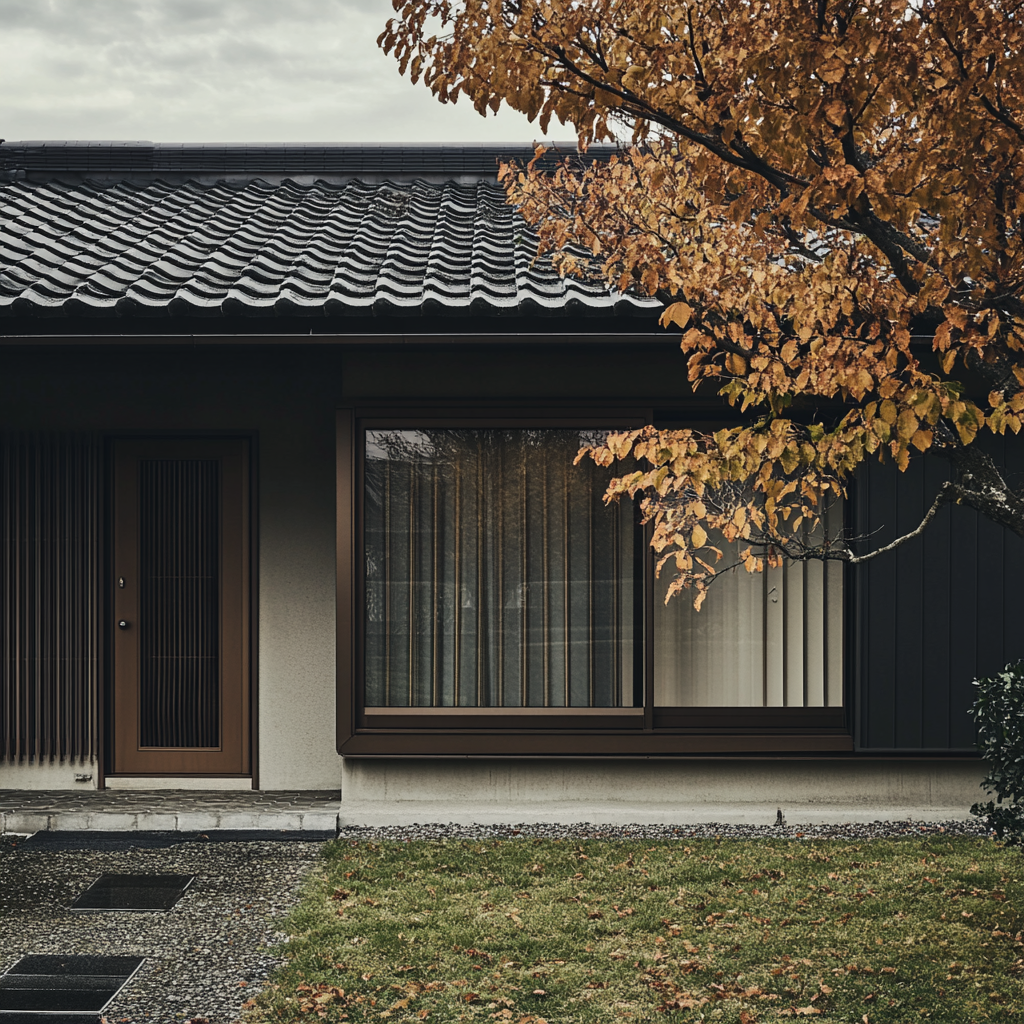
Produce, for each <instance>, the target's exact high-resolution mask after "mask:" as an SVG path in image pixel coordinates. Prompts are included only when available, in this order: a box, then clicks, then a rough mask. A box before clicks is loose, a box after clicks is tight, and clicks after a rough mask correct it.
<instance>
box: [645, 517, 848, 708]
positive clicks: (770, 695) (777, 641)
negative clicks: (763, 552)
mask: <svg viewBox="0 0 1024 1024" xmlns="http://www.w3.org/2000/svg"><path fill="white" fill-rule="evenodd" d="M841 522H842V508H841V507H839V506H834V507H833V508H832V509H830V510H829V512H828V515H827V524H826V528H828V529H830V530H834V529H835V527H836V525H837V524H839V523H841ZM745 546H746V545H744V544H733V545H729V546H726V547H725V548H724V549H723V550H724V551H725V557H724V558H723V559H722V564H723V565H727V564H729V562H730V561H735V556H736V553H737V552H738V551H739V550H740V549H741V548H742V547H745ZM671 571H672V570H671V567H670V566H666V567H665V569H664V571H663V574H662V578H661V579H659V580H658V581H657V583H656V587H655V611H654V699H655V704H656V705H657V706H659V707H797V708H799V707H808V708H810V707H817V708H820V707H839V706H841V705H842V703H843V569H842V565H841V563H839V562H827V563H822V562H820V561H811V562H787V563H786V564H785V565H784V566H783V567H782V568H779V569H769V570H767V571H765V572H763V573H748V572H746V571H745V570H744V569H742V568H739V569H733V570H730V571H729V572H726V573H724V574H722V575H721V576H720V577H719V578H718V579H716V580H715V582H714V583H713V584H712V586H711V589H710V591H709V593H708V596H707V599H706V600H705V602H704V606H703V608H702V609H701V611H699V612H697V611H694V609H693V601H692V591H685V590H684V591H683V592H682V593H680V594H678V595H677V596H675V597H673V598H672V600H671V601H670V602H669V603H668V605H667V606H666V604H665V601H664V598H665V593H666V589H667V587H668V582H669V579H670V573H671Z"/></svg>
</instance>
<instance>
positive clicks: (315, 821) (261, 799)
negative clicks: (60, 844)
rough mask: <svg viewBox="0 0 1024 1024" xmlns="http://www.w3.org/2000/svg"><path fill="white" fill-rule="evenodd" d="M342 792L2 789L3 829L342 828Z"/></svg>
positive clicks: (0, 819) (25, 831)
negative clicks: (34, 790) (39, 790)
mask: <svg viewBox="0 0 1024 1024" xmlns="http://www.w3.org/2000/svg"><path fill="white" fill-rule="evenodd" d="M340 801H341V794H340V793H320V792H317V793H312V792H288V793H270V792H253V791H249V792H191V791H187V790H159V791H152V792H145V791H95V790H94V791H90V792H85V793H76V792H74V791H70V792H63V791H61V792H54V791H50V792H38V791H37V792H32V791H15V790H4V791H0V832H11V833H17V834H21V835H25V834H28V833H33V832H40V831H44V830H49V831H74V832H81V831H97V832H131V831H136V830H140V831H141V830H146V831H161V832H207V831H211V830H217V829H231V830H233V831H252V830H257V831H274V832H277V831H282V830H287V831H308V832H330V831H336V830H337V827H338V812H339V807H340Z"/></svg>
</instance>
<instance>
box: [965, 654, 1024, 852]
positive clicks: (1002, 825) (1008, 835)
mask: <svg viewBox="0 0 1024 1024" xmlns="http://www.w3.org/2000/svg"><path fill="white" fill-rule="evenodd" d="M974 685H975V686H976V687H977V688H978V697H977V700H975V702H974V707H973V708H971V714H972V715H973V717H974V721H975V723H976V724H977V726H978V746H979V748H980V749H981V753H982V756H983V757H984V758H985V760H986V761H987V762H988V769H989V771H988V775H987V776H986V777H985V779H984V781H983V782H982V786H984V787H985V789H986V790H988V791H989V792H990V793H994V794H995V800H989V801H988V802H987V803H976V804H975V805H974V806H973V807H972V808H971V813H972V814H975V815H977V816H978V817H979V818H984V819H985V820H986V822H987V823H988V825H989V827H990V828H991V829H993V830H994V831H995V833H996V836H997V837H998V838H999V839H1002V840H1003V841H1004V842H1006V843H1009V844H1010V845H1012V846H1024V662H1020V661H1018V662H1016V663H1013V664H1010V665H1007V666H1006V668H1005V669H1003V671H1002V672H997V673H996V674H995V675H994V676H991V677H990V678H988V679H976V680H975V681H974Z"/></svg>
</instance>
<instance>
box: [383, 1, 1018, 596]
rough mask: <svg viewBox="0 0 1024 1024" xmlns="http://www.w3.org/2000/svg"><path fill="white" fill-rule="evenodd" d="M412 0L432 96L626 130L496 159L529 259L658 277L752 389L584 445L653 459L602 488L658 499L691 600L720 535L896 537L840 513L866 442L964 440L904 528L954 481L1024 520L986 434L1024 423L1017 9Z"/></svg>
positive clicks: (412, 71)
mask: <svg viewBox="0 0 1024 1024" xmlns="http://www.w3.org/2000/svg"><path fill="white" fill-rule="evenodd" d="M394 5H395V9H396V11H398V17H397V18H395V19H392V20H391V21H389V22H388V25H387V28H386V30H385V31H384V32H383V33H382V35H381V37H380V40H379V42H380V44H381V45H382V47H383V48H384V50H385V51H386V52H392V53H393V54H394V55H395V57H396V58H397V59H398V61H399V63H400V67H401V70H402V72H403V73H408V74H409V75H411V77H412V79H413V80H414V81H416V80H419V79H422V80H423V81H424V82H425V83H426V85H427V86H428V87H429V88H430V89H431V90H432V91H433V93H434V94H435V95H436V96H437V98H438V99H439V100H441V102H455V101H456V100H457V99H458V98H460V97H465V98H466V99H468V100H469V101H470V102H472V103H473V104H474V106H475V107H476V109H477V110H478V111H480V112H481V113H486V111H487V110H488V109H490V110H497V109H498V107H499V106H500V105H501V104H502V103H506V104H508V105H509V106H510V107H513V108H514V109H516V110H519V111H521V112H523V113H525V114H527V115H528V116H529V117H530V118H531V119H533V118H536V119H538V120H539V125H540V129H541V132H543V133H546V132H547V130H548V126H549V124H550V122H551V119H552V118H556V119H557V120H559V121H561V122H562V123H563V124H570V123H571V124H572V125H574V126H575V129H576V131H577V133H578V136H579V141H580V145H581V148H585V147H586V145H588V144H589V143H591V142H594V141H609V140H610V141H616V142H619V143H620V144H621V145H620V153H619V155H618V156H617V157H613V158H612V159H611V161H610V162H607V163H594V162H585V161H581V160H574V159H571V158H570V159H566V160H565V161H564V162H563V163H562V164H561V165H560V166H559V168H558V169H557V170H556V171H555V172H553V173H551V172H542V171H541V170H540V168H539V167H538V166H537V161H533V162H532V163H531V164H530V165H528V166H526V167H516V166H506V167H503V168H502V176H503V181H504V184H505V187H506V190H507V193H508V197H509V201H510V202H512V203H514V204H516V205H517V206H518V207H519V208H520V210H521V211H522V213H523V215H524V217H525V218H526V220H527V221H528V222H529V223H531V224H532V225H535V227H536V230H537V232H538V237H539V244H540V250H541V252H544V253H548V254H550V257H551V259H552V260H553V261H554V262H555V263H556V265H557V266H558V267H559V268H560V270H561V271H562V272H563V273H571V274H597V275H600V276H602V277H603V278H604V280H605V281H606V282H607V283H608V284H609V285H612V286H614V287H617V288H622V289H626V288H632V289H636V290H638V291H640V292H643V293H646V294H649V295H656V296H658V297H660V298H661V299H662V300H663V301H664V303H665V309H664V312H663V314H662V323H663V324H664V325H666V326H669V325H675V326H676V327H678V328H679V329H680V330H681V331H682V332H683V334H682V350H683V352H684V353H685V354H686V356H687V357H688V368H689V379H690V381H691V382H692V384H693V386H694V387H697V386H698V385H703V386H705V387H712V388H717V390H718V393H719V394H720V395H721V396H722V397H723V398H724V400H725V401H727V402H728V403H729V404H730V405H731V406H734V407H735V421H734V425H733V426H729V427H727V428H725V429H722V430H718V431H714V432H711V433H704V432H700V431H697V430H657V429H655V428H653V427H647V428H645V429H643V430H639V431H630V432H628V433H625V434H620V435H617V436H614V437H612V438H610V439H609V440H608V442H607V443H606V444H605V445H603V446H599V447H596V448H593V449H590V450H588V451H587V452H586V453H581V455H584V454H585V455H586V456H588V457H591V458H593V459H595V460H596V461H597V462H599V463H600V464H602V465H612V464H613V463H614V462H615V460H616V459H623V458H625V457H626V456H632V458H634V459H635V460H637V461H636V462H635V463H633V465H634V466H636V467H637V468H635V469H633V470H631V471H629V472H624V474H623V475H622V476H620V477H618V478H617V479H615V480H613V481H612V483H611V485H610V487H609V491H608V494H609V496H610V497H618V496H621V495H626V494H628V495H631V496H638V497H640V499H641V501H642V506H643V509H644V512H645V514H646V515H647V516H648V518H650V519H653V520H654V523H655V533H654V545H655V547H656V548H657V549H658V551H660V552H661V555H662V561H661V563H659V565H661V564H664V562H665V561H669V560H671V562H673V563H674V565H675V568H676V570H677V573H676V576H675V578H674V580H673V582H672V585H671V587H670V593H673V592H677V591H678V590H679V589H680V588H682V587H693V588H694V589H695V591H696V602H695V603H696V604H697V606H698V607H699V605H700V602H701V601H702V600H703V597H704V594H705V592H706V589H707V586H708V583H709V582H710V581H711V580H713V578H714V576H715V572H716V569H715V564H716V563H717V562H718V560H719V559H721V558H722V551H721V547H719V546H716V545H715V544H713V543H712V541H713V540H715V541H718V539H719V538H723V539H724V540H725V541H727V542H730V543H733V542H739V545H740V548H741V549H742V550H740V552H739V560H740V561H741V562H742V563H743V564H744V565H745V566H746V568H747V569H748V571H759V570H761V569H763V568H764V567H765V566H766V565H777V564H779V563H780V562H781V560H782V559H783V558H786V557H789V558H796V559H808V558H835V559H842V560H845V561H847V562H851V563H856V562H860V561H864V560H866V559H868V558H872V557H875V556H876V555H878V554H879V553H880V552H881V551H884V550H889V549H890V548H892V547H894V546H895V545H896V544H899V543H901V542H902V541H904V540H906V539H907V538H906V537H904V538H899V539H897V541H895V542H894V544H890V545H886V546H885V547H884V548H879V549H875V550H864V549H865V547H866V546H868V545H867V541H868V539H867V538H853V537H849V536H846V535H844V534H843V533H841V532H840V533H838V534H835V535H826V534H823V532H822V529H821V522H822V518H823V514H824V510H825V509H826V507H827V506H828V505H829V503H830V502H833V501H835V500H837V499H839V498H841V497H842V496H843V495H845V493H846V487H847V484H848V482H849V480H850V478H851V475H852V474H853V473H854V471H855V470H856V469H857V467H858V466H859V465H860V464H861V463H862V462H864V460H866V459H868V458H882V459H883V460H893V461H894V462H895V464H896V466H897V467H899V469H901V470H904V469H906V467H907V466H908V464H909V461H910V459H911V457H916V456H918V455H919V454H921V453H924V452H930V453H933V454H936V455H939V456H942V457H943V458H945V459H946V460H948V466H949V473H948V480H947V481H946V483H945V484H944V485H943V486H942V488H941V489H940V490H939V491H938V493H937V494H935V495H934V502H933V504H932V506H931V508H930V510H929V511H928V513H927V515H926V516H925V518H924V521H923V522H922V523H921V525H920V526H919V527H918V528H917V530H915V531H913V533H912V534H909V535H908V536H915V535H916V534H917V533H919V532H920V531H921V530H923V529H924V528H925V526H926V525H927V523H928V522H929V521H930V520H931V519H932V518H933V517H934V515H935V514H936V513H937V511H938V510H939V509H940V508H941V507H942V506H943V505H944V504H946V503H948V502H959V503H962V504H964V505H967V506H969V507H971V508H973V509H976V510H977V511H978V512H980V513H982V514H983V515H985V516H987V517H989V518H990V519H992V520H994V521H995V522H997V523H999V524H1001V525H1002V526H1004V527H1006V528H1008V529H1010V530H1012V531H1013V532H1014V533H1016V534H1017V535H1018V536H1021V537H1024V493H1022V492H1021V491H1019V490H1015V489H1014V487H1013V486H1012V485H1011V482H1010V481H1008V480H1007V479H1006V476H1005V473H1004V471H1003V469H1002V468H1001V467H1000V466H999V465H998V464H997V462H996V461H995V460H994V459H993V458H992V457H991V456H990V455H989V454H987V453H986V451H985V450H984V449H983V446H982V445H979V444H976V443H975V440H976V438H977V437H978V435H979V434H980V433H982V432H993V433H997V434H1001V433H1004V432H1005V431H1007V430H1010V431H1012V432H1013V433H1014V434H1016V433H1017V432H1019V431H1020V429H1021V424H1022V416H1024V301H1022V287H1024V239H1022V229H1024V57H1022V52H1021V51H1022V47H1021V43H1022V38H1024V3H1022V2H1013V0H988V2H986V0H915V2H907V0H868V2H855V0H842V2H836V0H679V2H673V0H587V2H585V3H581V2H579V0H394ZM619 465H622V463H619ZM719 543H720V541H719ZM858 552H859V553H858ZM719 571H720V570H719Z"/></svg>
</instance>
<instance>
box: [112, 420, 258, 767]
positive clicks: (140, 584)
mask: <svg viewBox="0 0 1024 1024" xmlns="http://www.w3.org/2000/svg"><path fill="white" fill-rule="evenodd" d="M247 508H248V444H247V442H245V441H242V440H223V441H220V440H210V441H206V440H203V441H191V440H190V441H179V440H162V439H161V440H126V441H118V442H117V443H116V445H115V453H114V544H113V551H114V564H113V566H112V569H113V575H114V588H113V591H114V608H113V611H114V623H115V625H114V643H113V650H114V694H113V709H112V710H113V739H114V742H113V766H112V769H113V773H115V774H117V773H128V774H165V773H169V774H179V773H180V774H199V775H209V774H225V775H235V774H247V773H248V772H249V659H248V644H249V635H248V593H249V578H248V571H249V558H248V551H249V529H248V525H249V524H248V515H247Z"/></svg>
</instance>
